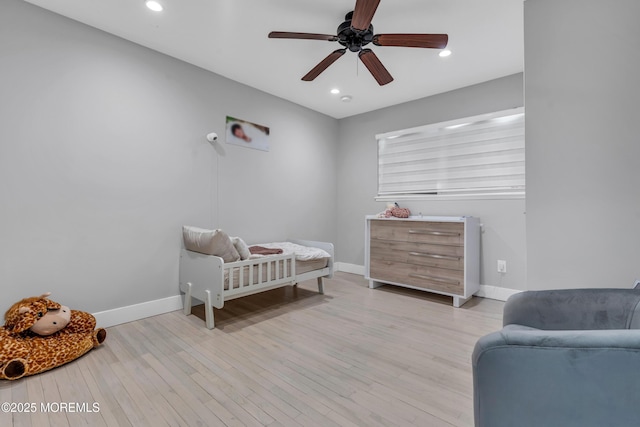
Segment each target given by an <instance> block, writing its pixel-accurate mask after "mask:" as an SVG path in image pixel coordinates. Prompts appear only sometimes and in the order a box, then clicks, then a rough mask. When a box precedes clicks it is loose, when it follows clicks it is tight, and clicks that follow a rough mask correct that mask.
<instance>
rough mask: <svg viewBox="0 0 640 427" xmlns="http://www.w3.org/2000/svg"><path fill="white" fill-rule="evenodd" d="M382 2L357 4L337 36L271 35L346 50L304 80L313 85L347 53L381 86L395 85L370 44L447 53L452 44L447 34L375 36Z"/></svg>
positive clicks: (335, 53)
mask: <svg viewBox="0 0 640 427" xmlns="http://www.w3.org/2000/svg"><path fill="white" fill-rule="evenodd" d="M379 4H380V0H356V6H355V8H354V9H353V11H352V12H349V13H347V15H346V16H345V21H344V22H343V23H342V24H340V25H339V26H338V30H337V35H335V36H334V35H330V34H314V33H292V32H287V31H272V32H270V33H269V38H271V39H306V40H326V41H330V42H338V43H340V44H341V45H342V46H344V48H342V49H337V50H334V51H333V52H332V53H330V54H329V56H327V57H326V58H324V59H323V60H322V61H320V63H319V64H318V65H316V66H315V67H313V69H311V71H309V72H308V73H307V74H306V75H305V76H304V77H302V80H304V81H307V82H309V81H312V80H314V79H315V78H316V77H318V76H319V75H320V73H322V72H323V71H324V70H326V69H327V68H328V67H329V66H330V65H331V64H333V63H334V62H335V61H337V60H338V58H340V57H341V56H342V55H344V54H345V52H346V51H347V49H349V50H350V51H351V52H358V57H359V58H360V60H361V61H362V63H363V64H364V65H365V66H366V67H367V69H368V70H369V72H370V73H371V74H372V75H373V77H374V78H375V79H376V81H377V82H378V84H379V85H380V86H382V85H386V84H387V83H391V82H392V81H393V77H392V76H391V74H390V73H389V71H387V69H386V68H385V67H384V65H382V62H380V59H379V58H378V57H377V56H376V54H375V53H373V51H372V50H371V49H368V48H364V46H366V45H368V44H369V43H373V44H374V45H376V46H399V47H421V48H431V49H444V48H445V47H446V46H447V42H448V41H449V36H447V35H446V34H374V33H373V25H371V20H372V19H373V15H374V14H375V13H376V9H377V8H378V5H379Z"/></svg>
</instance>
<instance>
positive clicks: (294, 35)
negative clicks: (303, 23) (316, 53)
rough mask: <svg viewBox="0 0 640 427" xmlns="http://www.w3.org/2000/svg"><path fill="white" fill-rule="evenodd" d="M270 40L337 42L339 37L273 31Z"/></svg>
mask: <svg viewBox="0 0 640 427" xmlns="http://www.w3.org/2000/svg"><path fill="white" fill-rule="evenodd" d="M269 38H270V39H304V40H327V41H330V42H335V41H337V40H338V36H332V35H330V34H315V33H291V32H288V31H271V32H270V33H269Z"/></svg>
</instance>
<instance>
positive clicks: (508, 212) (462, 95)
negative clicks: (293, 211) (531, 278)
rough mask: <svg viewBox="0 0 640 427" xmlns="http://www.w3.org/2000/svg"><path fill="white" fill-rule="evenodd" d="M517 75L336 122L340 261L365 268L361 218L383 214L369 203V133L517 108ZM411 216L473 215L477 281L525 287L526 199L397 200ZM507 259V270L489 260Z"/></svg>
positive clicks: (373, 169)
mask: <svg viewBox="0 0 640 427" xmlns="http://www.w3.org/2000/svg"><path fill="white" fill-rule="evenodd" d="M522 87H523V82H522V74H515V75H512V76H507V77H504V78H501V79H497V80H493V81H490V82H486V83H482V84H478V85H474V86H470V87H467V88H463V89H459V90H455V91H452V92H447V93H443V94H440V95H436V96H431V97H428V98H424V99H420V100H417V101H412V102H408V103H405V104H401V105H397V106H393V107H389V108H385V109H381V110H377V111H373V112H370V113H366V114H362V115H358V116H353V117H350V118H346V119H342V120H340V124H339V141H340V145H339V147H338V183H339V188H338V203H337V209H338V212H339V217H338V233H337V240H336V243H337V244H336V247H337V252H338V254H337V258H338V260H339V261H342V262H346V263H351V264H356V265H363V264H364V217H365V215H370V214H375V213H378V212H380V211H382V210H384V207H385V203H384V202H376V201H375V200H374V197H375V196H376V194H377V143H376V139H375V135H376V134H377V133H381V132H389V131H394V130H399V129H404V128H410V127H415V126H420V125H425V124H429V123H437V122H441V121H446V120H451V119H457V118H462V117H468V116H474V115H477V114H482V113H488V112H493V111H499V110H505V109H508V108H513V107H520V106H522V105H523V102H524V101H523V92H522ZM400 205H401V206H403V207H408V208H409V209H410V210H411V211H412V212H413V213H416V214H417V213H418V212H422V213H423V214H424V215H472V216H477V217H479V218H480V219H481V221H482V224H483V225H484V232H483V234H482V253H483V259H482V263H481V283H482V284H484V285H490V286H500V287H505V288H511V289H525V288H526V239H525V229H526V226H525V212H524V206H525V202H524V200H523V199H519V200H513V199H512V200H465V201H428V202H426V201H424V202H417V201H411V202H409V201H407V202H402V201H400ZM498 259H504V260H506V261H507V273H506V274H504V275H501V274H499V273H498V272H497V271H496V261H497V260H498Z"/></svg>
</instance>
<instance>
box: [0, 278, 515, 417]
mask: <svg viewBox="0 0 640 427" xmlns="http://www.w3.org/2000/svg"><path fill="white" fill-rule="evenodd" d="M502 307H503V303H501V302H498V301H493V300H489V299H482V298H474V299H473V300H472V301H470V302H469V303H467V304H466V305H465V306H463V307H462V308H459V309H455V308H453V307H452V306H451V299H450V298H446V297H440V296H436V295H433V294H428V293H423V292H419V291H412V290H408V289H402V288H397V287H391V286H384V287H381V288H378V289H375V290H371V289H368V288H367V282H366V281H365V280H364V279H363V278H362V277H361V276H356V275H351V274H346V273H338V274H336V276H335V278H334V279H331V280H327V281H326V282H325V295H319V294H318V293H317V288H316V285H315V281H310V282H306V283H302V284H300V285H299V286H298V288H297V289H296V288H293V287H290V286H289V287H285V288H282V289H277V290H274V291H270V292H265V293H262V294H259V295H254V296H251V297H246V298H241V299H238V300H234V301H230V302H228V303H227V304H226V305H225V308H224V309H223V310H216V312H215V315H216V329H214V330H208V329H206V328H205V326H204V321H203V320H202V319H200V318H199V317H198V316H200V317H202V318H204V315H203V310H202V306H199V307H194V310H193V311H194V314H196V315H193V316H185V315H183V314H182V312H180V311H178V312H173V313H168V314H164V315H161V316H156V317H152V318H148V319H144V320H140V321H136V322H131V323H127V324H124V325H119V326H115V327H112V328H109V329H108V336H107V339H106V341H105V343H104V345H103V346H101V347H100V348H97V349H94V350H92V351H90V352H89V353H88V354H86V355H85V356H83V357H82V358H80V359H79V360H77V361H75V362H72V363H70V364H68V365H65V366H63V367H60V368H57V369H54V370H52V371H49V372H46V373H43V374H40V375H36V376H33V377H27V378H23V379H21V380H17V381H0V402H10V403H16V404H17V403H30V402H33V403H36V406H37V412H36V413H33V414H25V413H13V414H11V413H4V412H2V413H0V425H2V426H9V425H14V426H33V427H43V426H79V425H90V426H109V427H110V426H153V427H158V426H165V425H170V426H189V427H192V426H225V425H228V426H245V425H246V426H259V425H269V426H274V427H275V426H305V427H307V426H322V427H327V426H412V425H414V426H428V427H430V426H451V425H453V426H472V425H473V403H472V378H471V364H470V358H471V352H472V349H473V345H474V344H475V342H476V340H477V339H478V338H479V337H480V336H482V335H484V334H486V333H489V332H491V331H494V330H497V329H499V328H500V327H501V318H502ZM41 402H43V403H45V404H47V403H48V404H52V406H50V408H49V409H50V412H49V413H43V412H41V409H42V408H41V406H40V404H41ZM61 402H65V403H66V402H78V403H80V404H82V403H87V404H88V407H90V408H92V405H93V403H94V402H96V403H97V404H98V405H99V412H68V413H64V412H62V411H60V412H51V411H54V410H56V409H57V408H58V406H57V405H58V404H59V403H61ZM45 409H46V408H45ZM80 409H82V407H80Z"/></svg>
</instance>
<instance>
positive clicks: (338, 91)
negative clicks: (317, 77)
mask: <svg viewBox="0 0 640 427" xmlns="http://www.w3.org/2000/svg"><path fill="white" fill-rule="evenodd" d="M331 93H332V94H334V95H337V94H339V93H340V89H331Z"/></svg>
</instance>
